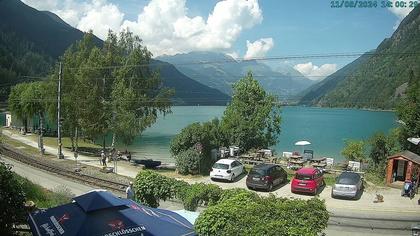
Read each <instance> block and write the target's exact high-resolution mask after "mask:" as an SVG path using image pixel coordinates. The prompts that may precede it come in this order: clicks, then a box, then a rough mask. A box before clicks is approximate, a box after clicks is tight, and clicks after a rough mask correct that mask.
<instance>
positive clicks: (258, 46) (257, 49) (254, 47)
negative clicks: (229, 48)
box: [244, 38, 274, 59]
mask: <svg viewBox="0 0 420 236" xmlns="http://www.w3.org/2000/svg"><path fill="white" fill-rule="evenodd" d="M273 46H274V42H273V39H272V38H262V39H258V40H257V41H255V42H253V43H251V42H249V41H248V40H247V41H246V47H247V50H246V54H245V56H244V58H245V59H250V58H257V57H264V56H265V54H266V53H267V52H268V51H269V50H270V49H271V48H273Z"/></svg>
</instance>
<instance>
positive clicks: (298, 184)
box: [291, 167, 325, 195]
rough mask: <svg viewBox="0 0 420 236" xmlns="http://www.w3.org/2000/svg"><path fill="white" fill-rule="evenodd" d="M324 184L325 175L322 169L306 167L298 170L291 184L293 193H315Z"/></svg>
mask: <svg viewBox="0 0 420 236" xmlns="http://www.w3.org/2000/svg"><path fill="white" fill-rule="evenodd" d="M324 185H325V182H324V176H323V174H322V172H321V171H320V170H318V169H315V168H307V167H305V168H301V169H299V170H298V171H296V174H295V177H294V178H293V180H292V185H291V186H292V193H296V192H303V193H311V194H314V195H315V194H317V193H318V190H319V188H320V187H322V186H324Z"/></svg>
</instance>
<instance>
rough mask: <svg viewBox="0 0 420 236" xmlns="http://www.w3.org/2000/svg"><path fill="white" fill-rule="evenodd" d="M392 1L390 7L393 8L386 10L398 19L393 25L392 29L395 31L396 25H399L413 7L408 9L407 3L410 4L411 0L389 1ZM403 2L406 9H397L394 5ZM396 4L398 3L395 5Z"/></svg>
mask: <svg viewBox="0 0 420 236" xmlns="http://www.w3.org/2000/svg"><path fill="white" fill-rule="evenodd" d="M391 1H392V6H393V7H388V10H389V11H391V12H392V13H393V14H394V15H396V16H397V17H398V20H397V21H396V22H395V25H394V27H393V29H397V28H398V25H399V24H400V23H401V21H402V20H403V19H404V17H406V16H407V15H408V14H409V13H410V12H411V11H412V10H413V9H414V7H408V6H410V5H409V2H412V1H411V0H410V1H408V0H402V1H400V0H391ZM403 1H404V2H405V4H406V6H407V7H397V6H396V4H401V2H403ZM397 2H398V3H397Z"/></svg>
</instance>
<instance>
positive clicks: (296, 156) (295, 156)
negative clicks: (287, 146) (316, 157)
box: [289, 155, 302, 160]
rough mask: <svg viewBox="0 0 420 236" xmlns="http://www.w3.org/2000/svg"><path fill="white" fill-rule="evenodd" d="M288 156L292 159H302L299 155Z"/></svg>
mask: <svg viewBox="0 0 420 236" xmlns="http://www.w3.org/2000/svg"><path fill="white" fill-rule="evenodd" d="M289 158H290V159H294V160H298V159H302V156H301V155H291V156H290V157H289Z"/></svg>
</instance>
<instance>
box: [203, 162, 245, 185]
mask: <svg viewBox="0 0 420 236" xmlns="http://www.w3.org/2000/svg"><path fill="white" fill-rule="evenodd" d="M243 172H244V165H242V163H240V162H239V161H236V160H231V159H220V160H218V161H217V162H216V163H214V165H213V167H212V169H211V171H210V178H211V179H224V180H229V181H231V182H233V181H234V180H235V178H236V177H238V176H240V175H241V174H242V173H243Z"/></svg>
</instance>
